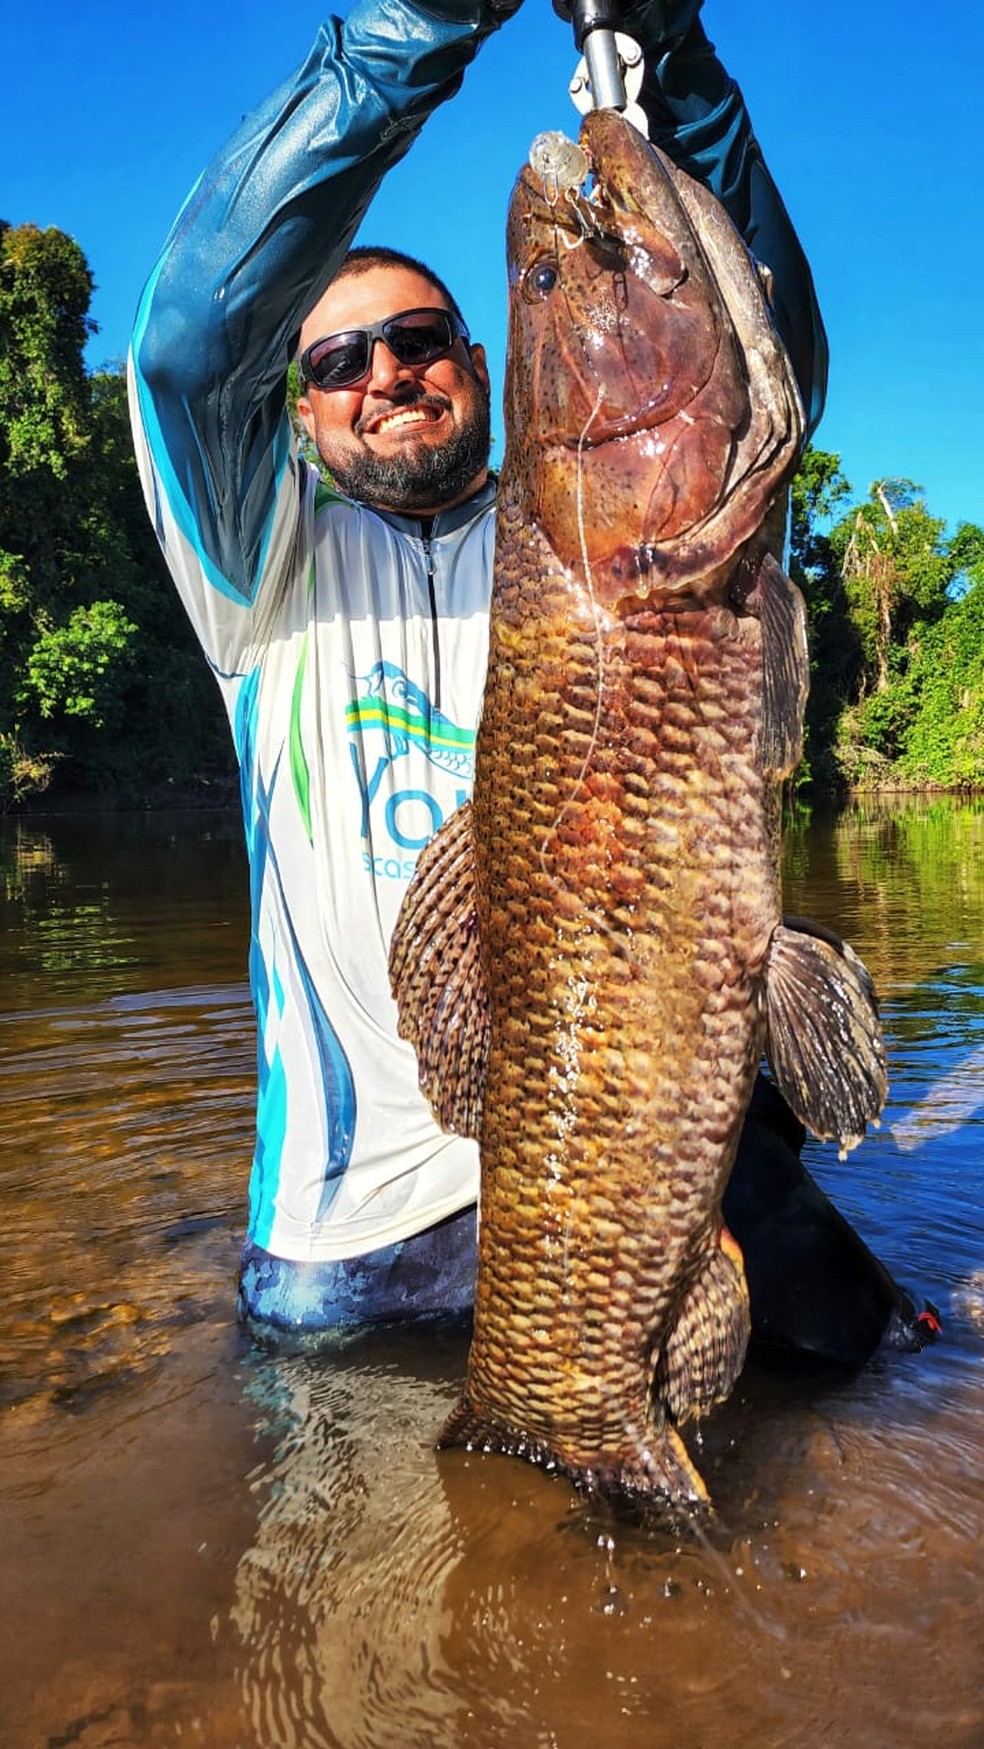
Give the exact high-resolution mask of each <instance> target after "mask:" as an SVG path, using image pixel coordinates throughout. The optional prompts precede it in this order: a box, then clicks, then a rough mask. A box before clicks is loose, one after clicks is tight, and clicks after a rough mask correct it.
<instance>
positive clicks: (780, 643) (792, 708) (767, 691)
mask: <svg viewBox="0 0 984 1749" xmlns="http://www.w3.org/2000/svg"><path fill="white" fill-rule="evenodd" d="M746 607H747V608H748V610H749V611H751V612H752V613H754V614H755V615H756V617H757V618H758V619H759V621H760V622H761V626H762V729H761V738H760V765H761V769H762V771H763V773H764V774H765V775H766V776H767V777H770V778H774V779H779V778H783V777H788V775H789V773H790V772H791V771H795V769H796V767H797V765H798V764H799V762H800V759H801V757H802V754H803V712H804V711H805V709H806V695H807V693H808V691H809V687H810V652H809V647H808V645H807V639H806V606H805V603H804V601H803V597H802V595H801V594H800V592H799V590H798V589H797V587H796V585H795V583H793V582H791V580H790V579H789V578H788V577H787V576H786V573H785V571H784V570H783V568H782V566H781V565H780V564H779V563H778V561H777V560H776V559H775V558H774V557H773V555H772V554H771V553H770V552H763V553H762V556H761V558H760V560H759V564H758V571H757V575H756V580H755V588H754V590H753V591H752V594H751V595H750V596H749V597H748V599H747V602H746Z"/></svg>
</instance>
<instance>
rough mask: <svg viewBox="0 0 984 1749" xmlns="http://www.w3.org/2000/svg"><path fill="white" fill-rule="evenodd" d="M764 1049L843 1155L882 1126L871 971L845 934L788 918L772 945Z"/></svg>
mask: <svg viewBox="0 0 984 1749" xmlns="http://www.w3.org/2000/svg"><path fill="white" fill-rule="evenodd" d="M766 989H767V1006H768V1038H767V1043H766V1050H767V1053H768V1057H769V1061H770V1063H771V1065H772V1071H773V1074H774V1075H775V1078H776V1083H777V1085H778V1087H779V1091H780V1092H781V1093H782V1094H783V1095H784V1097H785V1098H786V1099H787V1100H788V1102H789V1104H790V1105H791V1106H792V1108H793V1110H794V1112H795V1113H796V1115H797V1117H798V1118H800V1120H801V1121H802V1122H803V1123H805V1124H806V1125H807V1127H808V1128H809V1129H811V1130H812V1131H813V1134H814V1135H815V1136H818V1137H819V1138H820V1139H821V1140H822V1141H826V1140H829V1139H831V1138H833V1139H834V1140H835V1141H836V1142H837V1143H838V1145H839V1147H840V1150H841V1157H842V1158H843V1157H844V1155H845V1154H846V1153H847V1150H848V1149H849V1148H854V1147H856V1146H857V1144H858V1142H860V1141H861V1139H862V1137H863V1135H864V1132H865V1129H866V1127H867V1125H868V1124H869V1123H877V1120H878V1117H879V1114H880V1112H881V1110H882V1107H883V1106H884V1104H885V1099H886V1096H887V1093H888V1075H887V1071H886V1066H885V1044H884V1040H883V1038H882V1030H881V1023H880V1021H879V1019H878V1004H877V1002H876V1000H875V993H874V988H873V986H872V982H871V978H870V976H869V974H868V971H867V968H866V967H865V966H864V965H863V964H862V962H861V960H860V959H859V958H858V956H857V954H856V953H855V952H854V950H853V948H851V947H849V946H848V944H847V943H846V942H844V941H841V940H840V939H839V937H837V936H836V935H833V934H831V933H830V932H829V931H828V930H825V929H822V928H821V927H820V926H819V925H818V924H814V923H808V922H806V921H805V920H804V919H803V918H800V917H787V918H786V919H785V920H784V921H783V922H782V923H781V924H780V925H779V927H778V928H777V929H776V931H775V933H774V935H773V937H772V944H771V947H770V949H769V959H768V973H767V981H766Z"/></svg>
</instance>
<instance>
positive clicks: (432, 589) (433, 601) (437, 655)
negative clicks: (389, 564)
mask: <svg viewBox="0 0 984 1749" xmlns="http://www.w3.org/2000/svg"><path fill="white" fill-rule="evenodd" d="M421 538H422V540H423V544H424V557H425V559H426V561H427V599H428V601H429V603H430V616H431V638H432V640H433V650H434V698H433V703H434V709H435V710H440V708H441V642H440V638H439V637H438V626H437V587H436V584H435V579H434V550H433V544H432V542H431V537H430V533H429V532H428V533H426V534H422V536H421Z"/></svg>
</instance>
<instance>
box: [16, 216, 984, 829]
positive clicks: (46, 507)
mask: <svg viewBox="0 0 984 1749" xmlns="http://www.w3.org/2000/svg"><path fill="white" fill-rule="evenodd" d="M92 290H93V281H92V275H91V272H90V269H89V265H88V262H87V261H86V258H85V255H84V253H83V251H82V250H81V248H80V247H79V245H78V244H77V243H75V242H74V241H73V240H72V239H71V238H70V237H68V236H66V235H65V234H64V233H63V232H61V231H58V230H55V229H49V230H40V229H39V228H38V227H37V226H34V225H20V226H16V227H14V226H10V225H6V224H3V223H2V222H0V808H3V809H10V808H14V807H17V806H31V805H33V806H53V805H54V806H59V807H64V806H69V805H84V806H92V805H99V806H116V807H133V806H154V805H163V804H167V803H177V802H181V803H187V802H189V801H195V800H200V801H203V802H204V801H217V800H222V801H225V800H229V799H231V798H232V796H233V795H234V793H235V771H234V759H233V753H232V745H231V738H230V735H229V731H228V726H227V724H226V719H225V715H224V712H223V709H222V706H221V702H220V698H219V692H218V688H217V687H216V686H215V683H214V681H213V680H212V678H211V675H210V674H209V672H208V669H207V667H206V665H205V662H204V661H203V659H202V656H201V654H200V652H199V650H198V646H197V644H196V642H195V639H194V637H193V634H192V632H191V629H190V626H189V624H188V622H187V620H186V618H185V615H184V611H183V609H182V608H181V606H180V604H179V602H178V599H177V596H176V594H175V592H174V590H173V587H172V586H171V584H170V582H169V579H168V576H167V572H166V569H165V567H164V564H163V561H162V559H161V556H160V552H159V550H158V546H157V542H156V539H155V537H154V534H153V530H152V528H151V525H150V522H149V519H148V517H147V514H146V511H145V508H144V503H143V498H142V495H141V491H140V485H139V480H138V477H137V468H136V462H135V460H134V454H133V448H132V443H131V439H130V428H129V421H128V416H127V405H126V382H125V375H124V371H123V367H122V365H119V366H114V367H111V368H103V369H101V370H97V371H95V372H90V371H88V370H87V369H86V365H85V357H84V354H85V347H86V345H87V342H88V341H89V339H90V336H91V335H92V333H93V332H94V325H93V323H92V321H91V318H90V316H89V307H90V302H91V296H92ZM790 569H791V572H792V575H793V576H794V578H795V580H796V582H797V583H798V584H799V586H800V588H801V589H802V590H803V593H804V595H805V597H806V601H807V607H808V612H809V621H810V650H811V689H810V698H809V703H808V706H807V742H806V749H805V754H804V759H803V763H802V766H801V768H800V770H799V772H798V773H797V776H796V783H797V786H798V787H799V788H801V789H802V790H809V791H814V792H825V793H830V792H834V793H837V792H840V793H846V792H848V791H855V790H869V789H921V788H935V789H976V788H984V530H982V529H981V528H979V527H977V526H976V525H975V524H973V523H970V522H962V523H960V525H959V526H958V527H957V529H956V531H955V532H950V531H949V530H948V529H947V526H946V524H945V523H944V522H942V521H941V520H940V519H939V518H938V517H934V516H933V514H932V511H931V508H930V506H929V505H928V504H927V503H926V500H925V495H924V493H923V491H922V490H921V488H920V487H919V486H918V485H916V484H915V483H914V482H912V481H911V480H904V479H883V480H878V481H876V482H875V483H874V484H873V485H872V486H871V487H870V489H869V491H868V493H867V496H866V497H865V498H863V499H858V498H857V497H856V495H855V493H854V490H853V488H852V486H851V485H850V484H849V482H848V481H847V480H846V479H845V478H844V475H843V473H842V470H841V464H840V460H839V458H838V456H836V455H834V454H831V453H829V452H827V451H823V450H816V449H810V450H808V451H807V452H806V455H805V457H804V459H803V462H802V465H801V468H800V471H799V474H798V475H797V478H796V480H795V482H794V485H793V492H792V533H791V554H790Z"/></svg>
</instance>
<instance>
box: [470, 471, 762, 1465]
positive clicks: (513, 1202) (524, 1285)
mask: <svg viewBox="0 0 984 1749" xmlns="http://www.w3.org/2000/svg"><path fill="white" fill-rule="evenodd" d="M511 509H512V507H511V506H510V504H509V502H508V486H507V488H506V490H505V494H504V502H503V506H502V511H501V516H502V522H501V524H500V534H499V542H500V545H499V566H500V574H501V576H502V585H501V588H500V589H498V590H497V599H496V602H495V604H494V607H493V645H492V652H493V653H492V660H491V663H490V674H489V682H488V687H487V692H486V700H485V710H484V715H483V723H482V729H481V733H480V740H479V749H478V761H477V774H476V789H475V796H474V803H473V809H474V838H475V843H476V846H481V847H482V851H481V857H480V866H479V867H478V868H477V870H476V874H477V882H476V885H477V892H478V909H479V917H478V922H479V933H480V937H481V939H482V941H483V952H484V960H485V973H486V979H487V985H488V996H489V1004H490V1011H491V1032H492V1046H491V1052H490V1057H489V1062H488V1068H487V1077H486V1089H485V1099H484V1116H483V1126H482V1134H481V1143H482V1158H483V1182H482V1228H481V1234H480V1255H481V1261H480V1269H479V1284H478V1297H477V1302H476V1321H475V1337H474V1341H473V1346H472V1353H471V1359H470V1363H469V1379H468V1387H467V1389H468V1400H469V1402H470V1404H471V1406H472V1409H473V1410H474V1411H475V1412H476V1413H477V1415H478V1416H479V1417H483V1416H484V1417H487V1418H489V1419H490V1420H492V1421H494V1422H495V1423H497V1424H499V1425H503V1426H505V1427H515V1428H522V1429H523V1431H524V1435H525V1438H526V1440H527V1441H528V1442H533V1443H536V1442H539V1443H540V1444H541V1445H542V1446H543V1447H544V1448H549V1450H550V1452H551V1453H552V1455H553V1459H554V1461H556V1462H558V1463H559V1464H561V1465H562V1467H564V1468H567V1469H569V1470H571V1471H572V1472H574V1473H576V1474H581V1475H584V1474H589V1475H592V1476H594V1477H596V1478H603V1477H606V1476H608V1475H611V1476H613V1477H616V1478H617V1479H618V1480H619V1481H620V1483H621V1484H622V1485H624V1484H625V1483H626V1481H628V1482H629V1484H630V1485H631V1481H632V1477H633V1473H634V1472H635V1471H636V1470H639V1471H641V1472H644V1471H645V1470H646V1468H647V1465H648V1466H650V1467H651V1466H652V1464H653V1462H654V1461H655V1462H656V1463H657V1465H658V1464H659V1462H660V1461H661V1460H660V1458H659V1456H658V1455H657V1457H656V1459H655V1460H654V1457H653V1449H652V1448H653V1446H654V1444H655V1443H658V1441H657V1435H659V1434H660V1433H661V1432H664V1431H665V1429H666V1425H667V1419H668V1406H670V1405H672V1419H674V1420H677V1419H681V1418H683V1417H685V1416H686V1415H687V1414H688V1413H693V1412H699V1411H700V1410H702V1409H705V1408H707V1407H708V1406H709V1404H710V1402H711V1401H713V1400H715V1399H716V1398H717V1397H719V1396H722V1395H724V1394H726V1392H727V1391H728V1390H729V1389H730V1386H731V1384H732V1382H733V1378H734V1375H735V1372H736V1370H737V1368H738V1366H740V1363H741V1359H742V1357H743V1353H744V1344H745V1340H746V1337H747V1305H746V1300H745V1293H744V1283H743V1278H742V1275H741V1270H740V1260H738V1259H737V1257H736V1256H734V1255H728V1254H726V1253H722V1250H721V1218H720V1199H721V1196H722V1193H723V1189H724V1186H725V1183H726V1180H727V1175H728V1172H729V1170H730V1166H731V1161H732V1157H733V1153H734V1148H735V1146H736V1144H737V1138H738V1134H739V1130H740V1125H741V1121H742V1117H743V1113H744V1110H745V1106H746V1103H747V1098H748V1094H749V1090H750V1086H751V1081H752V1078H753V1076H754V1072H755V1067H756V1064H757V1061H758V1058H759V1055H760V1051H761V1047H762V1040H763V1033H764V1008H763V1002H762V990H761V985H762V981H763V978H764V962H765V955H766V951H767V948H768V943H769V940H770V937H771V934H772V931H773V929H774V927H775V925H776V923H777V922H778V920H779V891H778V876H777V857H776V848H777V847H776V844H775V842H774V840H772V839H771V838H770V834H769V833H768V831H767V829H766V824H765V822H766V819H767V812H768V811H767V810H766V809H765V808H764V806H763V788H764V780H763V778H762V776H761V773H760V771H759V769H758V762H757V758H756V745H757V740H758V733H757V724H758V720H759V717H760V713H761V690H762V688H761V671H762V659H761V641H760V628H759V624H758V621H757V620H756V619H754V618H752V617H749V618H747V619H746V620H739V619H738V618H737V617H736V616H735V615H734V614H733V613H732V612H731V611H730V610H728V609H726V608H722V607H720V606H714V607H711V608H707V609H692V610H689V611H688V610H686V609H682V610H677V611H672V610H670V611H663V612H657V611H654V610H652V609H650V608H649V607H648V606H647V605H646V604H645V603H644V602H640V601H634V602H629V603H626V604H623V610H622V611H621V612H619V613H613V612H612V611H610V610H604V611H600V610H599V609H598V608H597V606H596V604H595V603H593V601H592V598H591V590H590V586H589V585H588V584H587V583H586V582H582V583H580V584H579V583H578V582H577V581H576V579H575V578H574V577H573V576H572V575H571V574H569V573H565V572H564V571H562V570H558V568H557V566H556V561H555V560H554V558H553V555H552V553H551V552H550V550H549V548H548V547H547V545H546V543H545V542H543V541H542V537H538V536H537V534H536V531H535V529H531V527H530V525H529V523H528V522H527V523H525V525H524V523H523V519H522V516H521V514H520V513H519V512H518V510H517V512H516V514H515V515H512V514H511ZM511 527H513V528H515V530H516V533H517V536H518V538H517V540H516V542H515V558H514V561H513V562H511V559H510V551H509V534H510V528H511ZM504 546H505V551H504ZM538 547H539V550H537V548H538ZM532 701H535V710H531V708H530V706H531V702H532ZM518 1111H521V1112H522V1123H521V1125H518V1124H517V1123H516V1120H515V1114H516V1113H517V1112H518ZM722 1257H723V1258H724V1261H723V1263H722V1262H721V1261H720V1260H721V1258H722ZM702 1297H706V1299H707V1309H706V1315H701V1313H700V1310H699V1306H700V1301H701V1299H702ZM729 1302H730V1303H729ZM685 1309H686V1316H684V1312H685ZM712 1314H713V1315H712ZM677 1325H680V1327H681V1328H683V1329H685V1331H686V1340H685V1344H684V1347H685V1349H686V1350H687V1351H692V1352H693V1355H694V1357H695V1358H694V1362H693V1364H692V1365H691V1366H689V1369H688V1362H687V1354H686V1353H684V1354H682V1355H679V1356H678V1357H677V1358H676V1359H674V1356H673V1352H672V1344H671V1341H670V1339H671V1337H672V1333H673V1330H674V1328H675V1327H676V1326H677ZM708 1350H710V1353H709V1354H708V1353H707V1351H708ZM688 1370H689V1373H690V1375H692V1379H693V1380H694V1381H700V1382H699V1383H698V1382H693V1383H692V1384H691V1386H690V1387H689V1390H690V1392H691V1393H692V1400H688V1399H687V1396H686V1391H685V1390H684V1389H682V1388H680V1387H679V1386H677V1385H676V1384H675V1383H674V1380H675V1379H676V1377H677V1374H679V1377H680V1378H681V1379H682V1378H685V1377H687V1376H688ZM670 1457H671V1460H672V1461H673V1462H675V1461H677V1460H676V1459H675V1458H674V1457H673V1454H672V1451H671V1453H670ZM681 1461H682V1460H681ZM650 1480H651V1478H650ZM641 1481H642V1476H640V1482H641Z"/></svg>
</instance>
